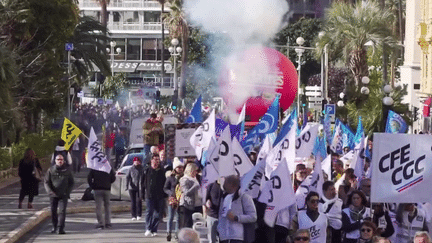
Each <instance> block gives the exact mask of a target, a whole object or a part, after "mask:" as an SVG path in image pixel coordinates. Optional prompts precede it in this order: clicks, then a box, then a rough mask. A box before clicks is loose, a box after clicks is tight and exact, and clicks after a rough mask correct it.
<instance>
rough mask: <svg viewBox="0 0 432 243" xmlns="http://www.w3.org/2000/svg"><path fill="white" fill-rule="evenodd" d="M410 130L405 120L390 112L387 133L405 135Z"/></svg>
mask: <svg viewBox="0 0 432 243" xmlns="http://www.w3.org/2000/svg"><path fill="white" fill-rule="evenodd" d="M407 128H408V125H407V124H406V122H405V120H404V119H403V118H402V117H401V116H400V115H399V114H398V113H396V112H394V111H392V110H389V112H388V117H387V123H386V129H385V132H386V133H405V132H406V130H407Z"/></svg>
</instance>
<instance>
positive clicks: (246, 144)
mask: <svg viewBox="0 0 432 243" xmlns="http://www.w3.org/2000/svg"><path fill="white" fill-rule="evenodd" d="M264 136H265V135H264V134H262V133H259V132H258V127H257V126H254V127H253V128H252V129H251V130H250V131H249V132H248V134H247V136H246V137H245V139H243V141H242V142H241V146H242V148H243V150H244V151H245V152H246V154H249V153H250V152H251V151H252V150H253V149H254V148H255V147H257V146H259V145H260V143H261V141H262V140H264Z"/></svg>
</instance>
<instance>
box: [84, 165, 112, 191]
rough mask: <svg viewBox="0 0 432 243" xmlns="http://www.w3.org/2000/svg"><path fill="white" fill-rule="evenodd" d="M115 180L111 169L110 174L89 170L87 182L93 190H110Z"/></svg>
mask: <svg viewBox="0 0 432 243" xmlns="http://www.w3.org/2000/svg"><path fill="white" fill-rule="evenodd" d="M115 180H116V177H115V174H114V170H113V169H111V171H110V173H109V174H108V173H106V172H103V171H98V170H93V169H91V170H90V172H89V174H88V176H87V181H88V184H89V185H90V187H91V189H93V190H111V183H113V182H114V181H115Z"/></svg>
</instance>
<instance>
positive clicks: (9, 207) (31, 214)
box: [0, 168, 130, 243]
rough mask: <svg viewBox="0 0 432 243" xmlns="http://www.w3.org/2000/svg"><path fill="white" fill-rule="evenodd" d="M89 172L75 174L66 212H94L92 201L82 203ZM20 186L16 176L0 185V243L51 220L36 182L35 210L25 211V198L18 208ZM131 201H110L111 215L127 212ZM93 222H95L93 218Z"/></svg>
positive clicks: (15, 238)
mask: <svg viewBox="0 0 432 243" xmlns="http://www.w3.org/2000/svg"><path fill="white" fill-rule="evenodd" d="M88 171H89V169H87V168H83V169H82V170H81V172H80V173H76V174H75V175H74V176H75V186H74V189H73V191H72V194H71V200H70V201H69V203H68V207H67V213H68V214H73V213H87V212H94V211H95V202H94V201H82V200H81V197H82V195H83V193H84V190H85V189H86V188H87V187H88V184H87V174H88ZM20 189H21V185H20V182H19V178H18V177H12V178H9V179H7V180H4V181H2V182H0V243H9V242H15V241H17V240H18V239H19V238H20V237H22V236H23V235H24V234H26V233H27V232H29V231H30V230H31V229H33V228H34V227H35V226H37V225H38V224H39V223H40V222H42V221H44V220H45V219H47V218H48V217H50V202H49V197H48V194H47V193H46V191H45V188H44V186H43V183H39V196H36V197H35V198H34V200H33V206H34V209H27V199H28V197H27V196H26V198H25V199H24V202H23V209H18V196H19V192H20ZM129 208H130V202H128V201H111V209H112V212H126V211H129ZM95 223H96V219H95Z"/></svg>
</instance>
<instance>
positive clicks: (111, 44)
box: [106, 41, 122, 76]
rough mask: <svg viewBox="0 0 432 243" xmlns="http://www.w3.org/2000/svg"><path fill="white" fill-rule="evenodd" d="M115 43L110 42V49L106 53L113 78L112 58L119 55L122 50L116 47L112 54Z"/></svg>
mask: <svg viewBox="0 0 432 243" xmlns="http://www.w3.org/2000/svg"><path fill="white" fill-rule="evenodd" d="M116 45H117V43H116V42H115V41H110V47H111V49H110V48H107V49H106V51H107V52H108V55H110V56H111V76H114V56H117V55H120V53H121V51H122V49H121V48H120V47H117V49H116V52H115V53H114V47H116Z"/></svg>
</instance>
